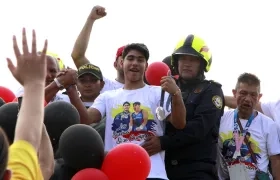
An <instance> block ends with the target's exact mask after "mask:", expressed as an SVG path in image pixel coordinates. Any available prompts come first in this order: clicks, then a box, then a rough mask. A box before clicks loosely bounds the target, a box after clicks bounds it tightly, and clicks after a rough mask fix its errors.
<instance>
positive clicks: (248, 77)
mask: <svg viewBox="0 0 280 180" xmlns="http://www.w3.org/2000/svg"><path fill="white" fill-rule="evenodd" d="M240 83H245V84H248V85H250V86H251V85H253V86H257V87H259V92H260V90H261V81H260V79H259V78H258V77H257V76H256V75H254V74H251V73H243V74H241V75H240V76H239V77H238V79H237V83H236V86H235V89H237V88H239V85H240Z"/></svg>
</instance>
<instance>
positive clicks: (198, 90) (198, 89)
mask: <svg viewBox="0 0 280 180" xmlns="http://www.w3.org/2000/svg"><path fill="white" fill-rule="evenodd" d="M201 91H202V88H201V87H198V88H196V89H195V90H194V91H193V92H194V93H195V94H198V93H201Z"/></svg>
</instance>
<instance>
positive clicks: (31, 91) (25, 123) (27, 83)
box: [7, 29, 47, 151]
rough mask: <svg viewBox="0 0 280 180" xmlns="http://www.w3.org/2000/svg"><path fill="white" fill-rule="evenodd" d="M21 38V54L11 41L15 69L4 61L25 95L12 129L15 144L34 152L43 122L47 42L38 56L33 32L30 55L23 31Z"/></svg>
mask: <svg viewBox="0 0 280 180" xmlns="http://www.w3.org/2000/svg"><path fill="white" fill-rule="evenodd" d="M22 36H23V37H22V49H23V54H21V53H20V51H19V48H18V45H17V40H16V37H15V36H14V37H13V43H14V51H15V56H16V58H17V67H16V66H15V65H14V64H13V63H12V61H11V60H10V59H7V61H8V67H9V69H10V71H11V73H12V74H13V76H14V77H15V78H16V79H17V80H18V81H19V82H22V83H23V87H24V91H25V93H24V98H23V100H22V105H21V109H20V111H19V115H18V120H17V125H16V129H15V141H17V140H24V141H27V142H29V143H30V144H31V145H32V146H33V147H34V148H35V150H36V151H37V150H38V148H39V146H40V141H41V134H42V127H43V119H44V92H45V77H46V59H45V57H46V50H47V41H45V45H44V49H43V53H42V54H41V55H37V50H36V35H35V31H33V39H32V52H31V53H30V52H29V50H28V45H27V39H26V32H25V29H23V31H22ZM26 129H28V131H26Z"/></svg>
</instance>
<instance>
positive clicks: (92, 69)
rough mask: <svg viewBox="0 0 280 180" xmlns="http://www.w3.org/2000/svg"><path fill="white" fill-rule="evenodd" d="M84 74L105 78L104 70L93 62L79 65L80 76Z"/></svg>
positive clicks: (100, 78)
mask: <svg viewBox="0 0 280 180" xmlns="http://www.w3.org/2000/svg"><path fill="white" fill-rule="evenodd" d="M84 74H91V75H93V76H95V77H97V79H99V80H103V76H102V72H101V70H100V68H99V67H98V66H95V65H93V64H85V65H82V66H81V67H79V69H78V77H80V76H82V75H84Z"/></svg>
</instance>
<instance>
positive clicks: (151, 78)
mask: <svg viewBox="0 0 280 180" xmlns="http://www.w3.org/2000/svg"><path fill="white" fill-rule="evenodd" d="M168 71H170V68H169V67H168V66H167V65H166V64H165V63H163V62H153V63H152V64H150V65H149V66H148V68H147V70H146V72H145V76H146V80H147V81H148V83H149V84H150V85H154V86H160V80H161V78H162V77H163V76H167V72H168Z"/></svg>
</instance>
